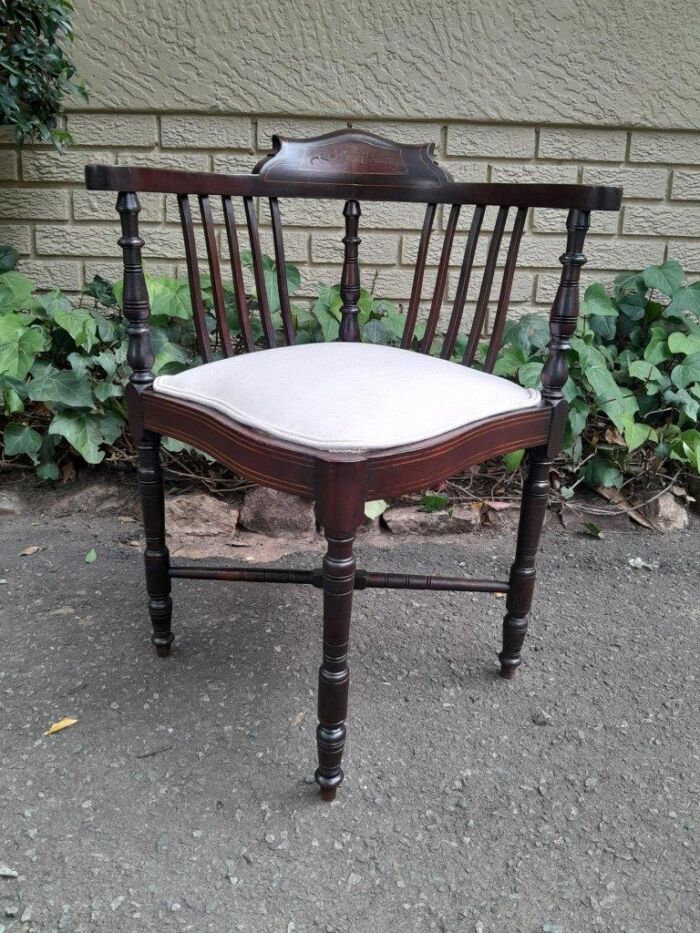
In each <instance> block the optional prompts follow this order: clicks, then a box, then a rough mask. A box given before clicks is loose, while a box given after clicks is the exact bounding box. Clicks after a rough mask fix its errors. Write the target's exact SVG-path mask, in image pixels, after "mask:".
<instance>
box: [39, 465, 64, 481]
mask: <svg viewBox="0 0 700 933" xmlns="http://www.w3.org/2000/svg"><path fill="white" fill-rule="evenodd" d="M36 475H37V476H38V477H39V479H42V480H51V481H54V480H57V479H58V477H59V475H60V474H59V472H58V467H57V466H56V464H55V463H40V464H39V466H38V467H37V468H36Z"/></svg>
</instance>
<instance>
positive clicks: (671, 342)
mask: <svg viewBox="0 0 700 933" xmlns="http://www.w3.org/2000/svg"><path fill="white" fill-rule="evenodd" d="M668 348H669V350H670V351H671V353H682V354H683V356H690V355H691V354H692V353H700V334H683V333H681V332H680V331H676V332H675V333H673V334H669V336H668Z"/></svg>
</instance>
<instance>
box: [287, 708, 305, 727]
mask: <svg viewBox="0 0 700 933" xmlns="http://www.w3.org/2000/svg"><path fill="white" fill-rule="evenodd" d="M305 719H306V713H305V712H304V711H303V710H302V711H301V712H300V713H297V714H296V716H295V717H294V718H293V719H292V721H291V722H290V724H289V725H290V726H300V725H301V724H302V722H303V721H304V720H305Z"/></svg>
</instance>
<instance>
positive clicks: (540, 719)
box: [532, 709, 552, 726]
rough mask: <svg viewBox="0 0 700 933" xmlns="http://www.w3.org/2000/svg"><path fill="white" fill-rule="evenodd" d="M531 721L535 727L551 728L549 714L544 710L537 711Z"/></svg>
mask: <svg viewBox="0 0 700 933" xmlns="http://www.w3.org/2000/svg"><path fill="white" fill-rule="evenodd" d="M532 721H533V722H534V724H535V725H536V726H551V725H552V717H551V716H550V715H549V713H548V712H547V711H546V710H543V709H541V710H539V712H537V713H535V714H534V715H533V717H532Z"/></svg>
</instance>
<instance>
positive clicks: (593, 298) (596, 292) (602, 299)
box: [581, 282, 617, 317]
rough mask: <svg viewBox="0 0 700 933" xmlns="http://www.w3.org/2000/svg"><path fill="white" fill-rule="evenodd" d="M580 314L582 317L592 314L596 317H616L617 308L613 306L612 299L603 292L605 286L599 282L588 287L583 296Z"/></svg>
mask: <svg viewBox="0 0 700 933" xmlns="http://www.w3.org/2000/svg"><path fill="white" fill-rule="evenodd" d="M581 313H582V314H583V315H584V317H588V316H590V315H592V314H595V315H597V316H598V317H617V308H616V307H615V305H614V304H613V301H612V298H611V297H610V296H609V295H608V293H607V292H606V291H605V286H604V285H601V284H600V282H595V283H594V284H593V285H589V286H588V288H587V289H586V291H585V292H584V295H583V303H582V305H581Z"/></svg>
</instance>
